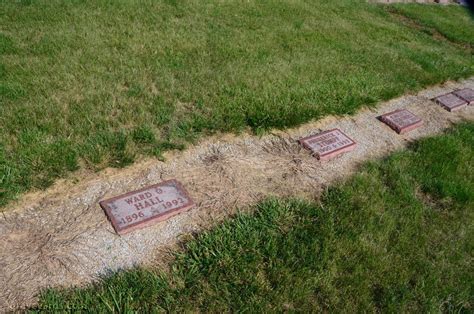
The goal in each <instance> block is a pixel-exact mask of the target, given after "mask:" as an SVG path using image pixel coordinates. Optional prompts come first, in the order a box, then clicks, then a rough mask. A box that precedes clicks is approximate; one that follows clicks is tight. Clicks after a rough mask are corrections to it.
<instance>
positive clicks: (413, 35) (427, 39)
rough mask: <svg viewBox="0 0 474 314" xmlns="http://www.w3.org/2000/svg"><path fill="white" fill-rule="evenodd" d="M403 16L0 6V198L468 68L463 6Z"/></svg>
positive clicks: (110, 5) (343, 5)
mask: <svg viewBox="0 0 474 314" xmlns="http://www.w3.org/2000/svg"><path fill="white" fill-rule="evenodd" d="M397 8H401V7H397ZM406 12H407V13H406V14H407V15H410V16H413V18H414V19H419V21H420V23H424V24H426V25H428V26H426V27H425V28H424V29H420V28H417V27H412V26H410V25H407V24H406V23H402V22H401V21H400V17H399V16H398V15H397V14H394V13H393V12H391V10H389V9H388V6H379V5H373V4H367V3H366V2H365V1H349V0H340V1H327V0H324V1H303V0H296V1H272V0H266V1H245V2H241V1H215V0H206V1H181V0H167V1H151V0H150V1H132V0H129V1H126V0H117V1H102V0H98V1H96V0H94V1H92V0H90V1H87V0H86V1H77V0H75V1H59V0H47V1H46V0H44V1H43V0H18V1H1V2H0V110H1V112H0V130H1V132H0V206H2V205H5V204H6V203H7V202H8V201H9V200H11V199H12V198H15V197H17V196H18V195H19V194H20V193H22V192H24V191H27V190H29V189H32V188H44V187H46V186H48V185H49V184H51V183H52V182H53V181H54V179H56V178H58V177H63V176H65V175H67V173H68V172H70V171H73V170H76V169H78V168H80V167H83V168H88V169H92V170H97V169H102V168H103V167H106V166H117V167H120V166H124V165H126V164H129V163H131V162H132V161H133V160H134V159H136V157H138V156H146V155H148V156H160V155H161V153H162V152H163V151H164V150H167V149H174V148H182V147H183V145H185V144H186V143H188V142H189V141H193V140H195V139H196V138H198V137H199V136H201V135H205V134H209V133H212V132H219V131H223V132H228V131H232V132H239V131H241V130H244V129H248V128H251V129H252V130H253V131H255V132H260V131H262V130H266V129H268V128H285V127H290V126H295V125H297V124H300V123H303V122H306V121H308V120H310V119H314V118H320V117H322V116H324V115H328V114H347V113H353V112H354V111H356V110H357V109H359V108H360V107H361V106H363V105H372V104H374V103H376V102H377V101H380V100H383V99H388V98H391V97H394V96H396V95H400V94H402V93H405V92H408V91H413V90H418V89H421V88H422V87H424V86H427V85H430V84H434V83H439V82H442V81H445V80H447V79H457V78H461V77H466V76H470V75H472V74H473V73H474V62H473V59H472V47H471V46H470V45H472V44H473V41H474V39H473V36H472V32H471V33H466V32H465V31H461V30H460V29H472V27H473V26H474V23H473V22H472V21H471V20H470V19H469V18H468V14H467V13H466V12H465V11H464V9H462V8H461V7H455V6H449V7H442V8H441V7H440V8H436V9H434V8H431V7H429V9H428V7H427V6H407V9H406ZM438 17H439V18H438ZM427 30H428V31H427ZM430 30H437V31H438V32H441V33H443V34H446V36H448V37H449V40H450V41H451V42H449V41H445V40H440V39H439V38H438V37H437V36H433V35H432V33H430ZM456 43H458V44H456ZM459 43H463V45H459ZM466 43H468V44H469V45H468V46H466V45H465V44H466Z"/></svg>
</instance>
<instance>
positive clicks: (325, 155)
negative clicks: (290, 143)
mask: <svg viewBox="0 0 474 314" xmlns="http://www.w3.org/2000/svg"><path fill="white" fill-rule="evenodd" d="M299 142H300V143H301V144H302V145H303V146H304V147H305V148H307V149H309V150H311V151H312V152H313V153H314V155H315V156H316V157H317V158H318V159H320V160H329V159H331V158H334V157H336V156H338V155H340V154H342V153H345V152H349V151H352V150H354V148H355V147H356V142H354V141H353V140H352V139H351V138H349V137H348V136H347V135H345V134H344V133H343V132H342V131H341V130H339V129H333V130H329V131H326V132H322V133H319V134H316V135H312V136H308V137H305V138H302V139H300V140H299Z"/></svg>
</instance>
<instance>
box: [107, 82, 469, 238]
mask: <svg viewBox="0 0 474 314" xmlns="http://www.w3.org/2000/svg"><path fill="white" fill-rule="evenodd" d="M433 101H435V102H436V103H438V104H439V105H441V106H442V107H443V108H445V109H446V110H448V111H450V112H451V111H456V110H460V109H462V108H463V107H465V106H467V105H472V104H474V90H472V89H470V88H465V89H461V90H457V91H454V92H452V93H448V94H445V95H441V96H438V97H436V98H434V99H433ZM378 119H379V120H380V121H382V122H383V123H385V124H387V125H388V126H389V127H390V128H392V129H393V130H394V131H395V132H397V133H398V134H403V133H406V132H409V131H411V130H414V129H416V128H418V127H420V126H421V125H422V124H423V120H422V119H421V118H419V117H417V116H416V115H414V114H413V113H411V112H410V111H408V110H406V109H398V110H395V111H392V112H389V113H386V114H383V115H381V116H380V117H378ZM299 142H300V144H301V145H303V146H304V147H305V148H307V149H309V150H310V151H311V152H312V153H313V155H314V156H315V157H316V158H318V159H319V160H329V159H331V158H334V157H336V156H338V155H340V154H342V153H346V152H349V151H352V150H353V149H354V148H355V147H356V145H357V143H356V142H355V141H354V140H353V139H351V138H350V137H349V136H347V135H346V134H344V133H343V132H342V131H341V130H339V129H332V130H328V131H325V132H322V133H319V134H316V135H312V136H308V137H305V138H302V139H300V140H299ZM100 206H101V207H102V208H103V209H104V211H105V213H106V214H107V216H108V218H109V220H110V221H111V223H112V226H113V227H114V229H115V231H116V232H117V233H118V234H125V233H127V232H130V231H133V230H136V229H141V228H144V227H146V226H148V225H151V224H154V223H157V222H159V221H163V220H166V219H168V218H170V217H172V216H174V215H176V214H179V213H181V212H183V211H186V210H188V209H190V208H192V207H193V206H195V204H194V202H193V200H192V199H191V197H190V196H189V194H188V193H187V192H186V190H185V188H184V187H183V186H182V185H181V184H180V183H179V182H178V181H177V180H174V179H173V180H168V181H164V182H161V183H158V184H155V185H152V186H149V187H146V188H143V189H140V190H136V191H132V192H129V193H126V194H123V195H119V196H116V197H113V198H110V199H107V200H104V201H101V202H100Z"/></svg>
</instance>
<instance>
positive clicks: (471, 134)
mask: <svg viewBox="0 0 474 314" xmlns="http://www.w3.org/2000/svg"><path fill="white" fill-rule="evenodd" d="M473 222H474V123H465V124H461V125H458V126H456V127H455V128H454V129H452V130H450V131H449V132H448V133H447V134H445V135H441V136H437V137H433V138H428V139H424V140H422V141H420V142H418V143H416V144H414V145H412V147H411V148H410V150H407V151H401V152H397V153H395V154H393V155H391V156H390V157H388V158H387V159H385V160H382V161H376V162H371V163H368V164H366V165H364V166H363V167H362V169H361V170H360V171H359V172H358V174H357V175H355V176H354V177H353V178H351V179H350V180H348V181H347V182H345V183H341V184H340V185H339V186H335V187H332V188H329V189H328V190H327V192H326V193H325V195H324V196H323V198H322V200H321V201H320V203H318V204H316V203H309V202H303V201H298V200H275V199H272V200H268V201H265V202H263V203H261V204H260V205H259V206H258V207H257V209H256V212H255V213H254V214H240V215H238V216H237V217H236V218H234V219H233V220H230V221H228V222H226V223H224V224H222V225H220V226H218V227H217V228H215V229H213V230H211V231H209V232H206V233H204V234H201V235H198V236H196V238H195V239H194V240H192V241H189V242H187V243H185V244H184V250H183V251H182V252H180V253H177V254H176V260H175V261H174V262H173V263H172V264H171V265H170V269H169V272H159V271H154V270H147V269H136V270H133V271H125V272H119V273H117V274H115V275H113V276H111V277H109V278H106V279H104V281H103V282H101V283H99V284H96V285H93V286H90V287H87V288H83V289H73V290H62V291H59V290H50V291H46V292H44V293H43V294H42V296H41V299H40V305H39V307H38V309H40V308H41V309H45V308H49V309H65V308H76V309H78V308H86V309H89V310H94V311H113V310H115V311H117V312H120V311H122V312H125V311H131V310H142V311H147V312H148V311H151V310H155V311H158V310H167V311H171V312H181V311H189V310H194V311H198V312H219V313H221V312H233V311H239V312H240V311H243V312H274V311H287V310H289V311H293V310H294V311H299V312H309V311H311V312H321V311H326V312H343V313H347V312H351V313H352V312H456V313H460V312H466V313H467V312H472V311H473V309H474V273H473V271H472V270H473V264H472V261H473V252H474V223H473Z"/></svg>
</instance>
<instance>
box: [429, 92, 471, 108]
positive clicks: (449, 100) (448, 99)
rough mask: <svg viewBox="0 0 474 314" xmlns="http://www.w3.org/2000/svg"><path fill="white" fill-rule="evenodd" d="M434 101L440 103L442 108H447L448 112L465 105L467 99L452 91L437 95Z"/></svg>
mask: <svg viewBox="0 0 474 314" xmlns="http://www.w3.org/2000/svg"><path fill="white" fill-rule="evenodd" d="M434 101H435V102H437V103H438V104H440V105H441V106H442V107H443V108H444V109H446V110H448V111H449V112H452V111H456V110H460V109H462V108H464V107H465V106H467V101H465V100H464V99H462V98H459V97H458V96H456V95H454V94H453V93H449V94H446V95H442V96H438V97H436V98H435V99H434Z"/></svg>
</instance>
